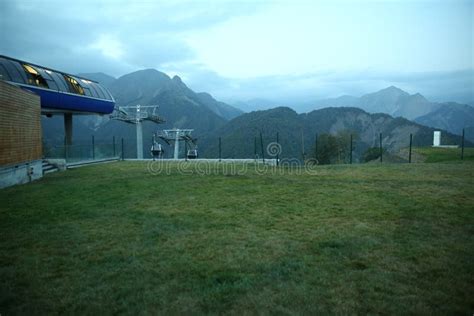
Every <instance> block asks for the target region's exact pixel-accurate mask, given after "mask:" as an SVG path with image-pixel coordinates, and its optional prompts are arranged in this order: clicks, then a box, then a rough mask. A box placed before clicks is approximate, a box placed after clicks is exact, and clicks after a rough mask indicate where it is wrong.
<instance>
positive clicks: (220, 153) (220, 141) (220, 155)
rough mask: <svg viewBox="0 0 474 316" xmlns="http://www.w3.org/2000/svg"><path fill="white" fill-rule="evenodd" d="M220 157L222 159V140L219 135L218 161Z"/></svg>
mask: <svg viewBox="0 0 474 316" xmlns="http://www.w3.org/2000/svg"><path fill="white" fill-rule="evenodd" d="M221 159H222V140H221V138H220V137H219V162H220V161H221Z"/></svg>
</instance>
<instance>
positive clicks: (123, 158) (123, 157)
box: [122, 137, 125, 160]
mask: <svg viewBox="0 0 474 316" xmlns="http://www.w3.org/2000/svg"><path fill="white" fill-rule="evenodd" d="M123 152H124V151H123V137H122V160H125V156H124V154H123Z"/></svg>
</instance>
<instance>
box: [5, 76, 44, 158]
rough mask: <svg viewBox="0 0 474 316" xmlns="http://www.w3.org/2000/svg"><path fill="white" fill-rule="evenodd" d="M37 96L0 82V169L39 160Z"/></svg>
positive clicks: (40, 150)
mask: <svg viewBox="0 0 474 316" xmlns="http://www.w3.org/2000/svg"><path fill="white" fill-rule="evenodd" d="M41 135H42V134H41V105H40V97H39V96H37V95H36V94H34V93H31V92H27V91H24V90H22V89H20V88H18V87H16V86H13V85H11V84H8V83H6V82H4V81H2V80H0V167H3V166H8V165H15V164H19V163H23V162H28V161H32V160H37V159H41V158H42V143H41Z"/></svg>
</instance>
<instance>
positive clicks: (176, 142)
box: [174, 129, 179, 159]
mask: <svg viewBox="0 0 474 316" xmlns="http://www.w3.org/2000/svg"><path fill="white" fill-rule="evenodd" d="M178 155H179V129H177V130H176V136H175V140H174V159H178Z"/></svg>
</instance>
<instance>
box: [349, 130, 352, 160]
mask: <svg viewBox="0 0 474 316" xmlns="http://www.w3.org/2000/svg"><path fill="white" fill-rule="evenodd" d="M350 152H351V155H350V158H349V163H350V164H351V165H352V134H351V148H350Z"/></svg>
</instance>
